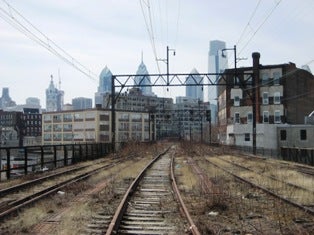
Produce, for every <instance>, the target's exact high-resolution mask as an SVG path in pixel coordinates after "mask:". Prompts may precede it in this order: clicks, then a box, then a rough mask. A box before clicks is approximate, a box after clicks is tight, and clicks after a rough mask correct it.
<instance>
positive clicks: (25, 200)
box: [0, 160, 121, 220]
mask: <svg viewBox="0 0 314 235" xmlns="http://www.w3.org/2000/svg"><path fill="white" fill-rule="evenodd" d="M119 161H121V160H115V161H113V162H110V163H108V161H102V162H98V163H97V164H95V163H94V164H89V165H88V166H78V167H74V168H71V169H69V170H65V171H62V172H59V173H56V174H51V175H48V176H45V177H41V178H38V179H34V180H31V181H27V182H24V183H21V184H18V185H15V186H12V187H9V188H5V189H2V190H1V191H0V196H1V197H0V220H2V219H4V218H5V217H6V216H8V215H10V214H12V213H14V212H16V211H18V210H20V209H21V208H24V207H26V206H29V205H30V204H32V203H34V202H36V201H37V200H39V199H42V198H44V197H47V196H48V195H51V194H52V193H55V192H57V191H59V190H61V189H62V188H64V187H66V186H68V185H70V184H73V183H75V182H78V181H81V180H85V179H87V178H88V177H90V176H92V175H94V174H97V173H98V172H100V171H101V170H104V169H108V168H110V167H112V166H114V165H116V164H117V163H118V162H119Z"/></svg>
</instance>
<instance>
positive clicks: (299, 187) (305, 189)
mask: <svg viewBox="0 0 314 235" xmlns="http://www.w3.org/2000/svg"><path fill="white" fill-rule="evenodd" d="M219 159H220V160H222V161H225V162H227V163H229V164H231V165H234V166H235V167H238V168H241V169H243V170H245V171H249V172H252V173H255V174H257V175H260V176H262V177H265V178H269V179H271V180H274V181H278V182H280V183H283V184H286V185H287V186H289V187H292V188H295V189H299V190H303V191H307V192H310V193H314V188H305V187H303V186H300V185H297V184H293V183H289V182H286V181H284V180H282V179H279V178H277V177H275V176H272V175H266V174H263V173H260V172H257V171H254V170H252V169H250V168H249V167H246V166H243V165H240V164H238V163H236V162H233V161H230V160H227V159H223V158H219Z"/></svg>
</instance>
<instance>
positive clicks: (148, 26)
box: [139, 0, 160, 73]
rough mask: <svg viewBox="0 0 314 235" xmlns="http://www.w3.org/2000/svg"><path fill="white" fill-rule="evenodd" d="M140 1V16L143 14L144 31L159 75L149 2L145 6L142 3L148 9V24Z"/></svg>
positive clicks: (140, 0)
mask: <svg viewBox="0 0 314 235" xmlns="http://www.w3.org/2000/svg"><path fill="white" fill-rule="evenodd" d="M142 1H143V2H144V0H139V2H140V5H141V10H142V14H143V17H144V22H145V26H146V30H147V33H148V36H149V40H150V43H151V46H152V50H153V54H154V57H155V58H154V59H155V61H156V65H157V69H158V72H159V73H160V67H159V63H158V57H157V51H156V45H155V39H154V30H153V24H152V17H151V12H150V4H149V0H148V1H147V3H146V4H145V2H144V4H145V5H146V6H147V8H148V15H149V16H148V18H149V22H148V19H147V17H146V15H145V11H144V7H143V4H142Z"/></svg>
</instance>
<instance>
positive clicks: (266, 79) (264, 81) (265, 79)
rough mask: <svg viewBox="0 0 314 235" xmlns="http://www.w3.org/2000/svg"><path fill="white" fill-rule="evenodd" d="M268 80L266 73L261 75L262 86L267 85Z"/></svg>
mask: <svg viewBox="0 0 314 235" xmlns="http://www.w3.org/2000/svg"><path fill="white" fill-rule="evenodd" d="M268 79H269V75H268V73H263V74H262V85H268Z"/></svg>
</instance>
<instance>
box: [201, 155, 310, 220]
mask: <svg viewBox="0 0 314 235" xmlns="http://www.w3.org/2000/svg"><path fill="white" fill-rule="evenodd" d="M206 160H207V162H209V163H210V164H212V165H214V166H215V167H217V168H219V169H221V170H223V171H225V172H227V173H228V174H230V175H232V176H233V177H234V178H236V179H237V180H239V181H242V182H244V183H246V184H249V185H251V186H253V187H255V188H258V189H260V190H262V191H264V192H266V193H268V194H269V195H272V196H273V197H275V198H278V199H280V200H282V201H284V202H286V203H288V204H290V205H292V206H294V207H297V208H299V209H301V210H303V211H305V212H306V213H308V214H310V215H314V210H313V209H311V208H308V207H305V206H303V205H301V204H299V203H296V202H293V201H291V200H289V199H287V198H285V197H282V196H280V195H278V194H276V193H275V192H273V191H270V190H268V189H267V188H264V187H262V186H260V185H257V184H255V183H253V182H251V181H248V180H246V179H244V178H242V177H240V176H238V175H236V174H234V173H232V172H231V171H229V170H227V169H225V168H223V167H221V166H219V165H217V164H215V163H213V162H211V161H209V160H208V159H206Z"/></svg>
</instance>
